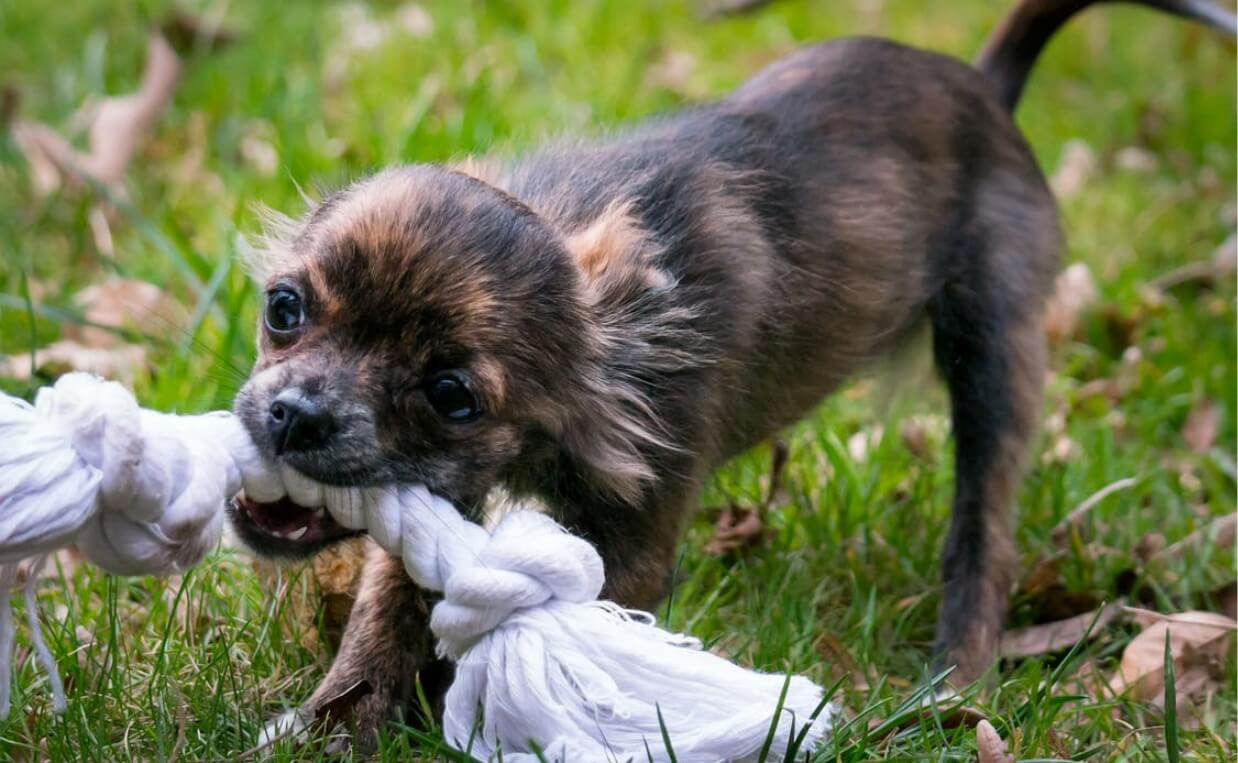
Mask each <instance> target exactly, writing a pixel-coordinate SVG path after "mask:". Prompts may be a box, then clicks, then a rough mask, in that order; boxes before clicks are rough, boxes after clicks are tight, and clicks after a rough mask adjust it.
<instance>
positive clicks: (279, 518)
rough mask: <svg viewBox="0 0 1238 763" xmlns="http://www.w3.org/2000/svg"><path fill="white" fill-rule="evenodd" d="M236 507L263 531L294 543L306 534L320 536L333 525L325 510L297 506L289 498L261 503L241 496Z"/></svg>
mask: <svg viewBox="0 0 1238 763" xmlns="http://www.w3.org/2000/svg"><path fill="white" fill-rule="evenodd" d="M236 506H237V508H238V509H240V510H241V511H243V512H245V514H246V515H247V516H248V517H249V518H250V519H251V520H252V521H253V522H254V524H256V525H258V526H259V527H261V528H262V529H263V530H265V531H267V532H268V533H270V534H272V535H278V536H280V537H283V538H288V539H291V540H300V539H301V538H302V537H304V536H305V535H307V534H315V535H317V534H318V533H319V532H321V531H322V530H323V529H325V528H324V525H325V524H326V523H328V522H330V519H329V518H328V517H327V512H326V510H325V509H323V508H321V507H319V508H314V509H310V508H306V507H304V506H298V505H297V504H295V503H293V502H292V499H291V498H288V497H284V498H281V499H279V500H278V501H273V502H270V503H260V502H258V501H255V500H253V499H251V498H248V497H246V496H245V495H239V496H237V498H236ZM332 524H334V523H332ZM314 531H318V532H314Z"/></svg>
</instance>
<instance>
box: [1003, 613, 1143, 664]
mask: <svg viewBox="0 0 1238 763" xmlns="http://www.w3.org/2000/svg"><path fill="white" fill-rule="evenodd" d="M1124 612H1125V605H1124V604H1123V603H1122V602H1114V603H1112V604H1107V605H1105V606H1104V607H1103V608H1102V609H1101V610H1100V612H1099V614H1098V613H1096V612H1084V613H1083V614H1080V615H1075V616H1074V617H1069V618H1067V619H1065V620H1058V621H1056V622H1052V623H1044V624H1041V625H1032V626H1028V627H1026V628H1012V629H1010V630H1008V631H1006V632H1004V633H1003V634H1002V636H1001V641H1000V642H999V644H998V654H999V655H1001V656H1002V657H1008V658H1020V657H1034V656H1037V655H1041V654H1049V653H1050V652H1059V651H1061V650H1063V649H1068V648H1070V647H1072V646H1074V645H1075V644H1077V643H1079V642H1080V641H1081V640H1083V639H1084V638H1085V637H1086V638H1089V639H1090V638H1095V637H1096V636H1098V635H1100V634H1101V632H1103V631H1104V629H1105V628H1107V627H1108V626H1109V624H1110V623H1112V622H1113V621H1114V620H1115V619H1117V618H1118V617H1119V616H1121V615H1123V613H1124ZM1093 620H1095V621H1096V625H1094V626H1093V627H1092V630H1091V631H1090V632H1089V631H1088V626H1089V625H1092V621H1093Z"/></svg>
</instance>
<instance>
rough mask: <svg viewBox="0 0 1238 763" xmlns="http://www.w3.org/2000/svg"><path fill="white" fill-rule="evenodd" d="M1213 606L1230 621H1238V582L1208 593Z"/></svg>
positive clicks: (1229, 583)
mask: <svg viewBox="0 0 1238 763" xmlns="http://www.w3.org/2000/svg"><path fill="white" fill-rule="evenodd" d="M1208 599H1209V601H1210V602H1211V606H1212V607H1214V608H1215V610H1216V611H1217V612H1219V613H1221V614H1222V615H1225V616H1226V617H1228V618H1229V619H1230V620H1234V621H1238V580H1231V581H1229V582H1228V583H1225V584H1223V585H1219V586H1217V587H1216V588H1214V589H1212V591H1210V592H1209V593H1208Z"/></svg>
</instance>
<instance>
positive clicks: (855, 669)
mask: <svg viewBox="0 0 1238 763" xmlns="http://www.w3.org/2000/svg"><path fill="white" fill-rule="evenodd" d="M813 643H814V645H815V647H816V649H817V654H819V655H821V656H822V657H823V658H825V663H826V665H828V666H829V670H830V673H831V674H832V675H833V677H834V678H835V679H837V678H840V677H842V676H846V677H847V679H848V680H849V681H850V683H851V686H852V688H855V689H859V690H860V691H867V690H868V687H869V683H868V676H867V675H865V673H864V669H863V668H861V667H860V663H859V662H857V661H856V659H855V658H854V657H852V656H851V651H850V650H848V649H847V645H846V644H844V643H843V642H842V639H840V638H839V637H838V636H837V635H836V634H834V632H833V631H830V630H828V629H827V630H823V631H821V633H820V634H819V635H818V636H817V640H816V641H815V642H813Z"/></svg>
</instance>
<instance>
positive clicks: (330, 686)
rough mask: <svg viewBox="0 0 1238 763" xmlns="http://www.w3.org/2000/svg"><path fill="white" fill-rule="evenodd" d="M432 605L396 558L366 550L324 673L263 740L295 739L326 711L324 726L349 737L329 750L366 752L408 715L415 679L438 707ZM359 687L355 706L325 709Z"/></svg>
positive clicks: (444, 677) (440, 683)
mask: <svg viewBox="0 0 1238 763" xmlns="http://www.w3.org/2000/svg"><path fill="white" fill-rule="evenodd" d="M432 605H433V600H432V599H431V598H430V594H429V593H428V592H426V591H424V590H422V589H420V588H418V587H417V586H416V585H415V584H414V583H413V581H412V579H411V578H409V576H408V573H407V572H405V571H404V567H403V565H402V564H401V562H400V560H399V559H396V558H394V557H392V556H390V555H389V554H387V553H386V552H385V551H383V550H382V549H380V548H378V546H376V545H374V544H372V543H371V544H369V549H368V551H367V558H366V562H365V569H364V570H363V571H362V577H361V585H360V588H359V590H358V592H357V601H356V603H355V604H354V605H353V608H352V612H351V613H350V614H349V617H348V625H347V626H346V627H345V629H344V636H343V639H342V640H341V642H340V651H339V654H337V655H336V657H335V661H334V662H333V663H332V664H331V669H330V670H329V671H328V672H327V675H326V677H325V678H323V680H322V683H321V684H319V685H318V688H317V689H316V690H315V691H314V693H313V695H311V696H310V698H309V700H308V701H306V703H305V704H304V705H302V706H301V707H300V708H298V709H296V710H293V711H290V712H289V713H288V714H286V715H284V716H283V717H281V718H278V719H276V720H275V721H273V722H272V723H271V724H270V725H268V727H267V729H266V730H265V731H264V737H265V738H266V739H270V738H272V737H274V736H283V735H286V734H296V733H300V732H301V731H303V730H304V729H306V728H308V726H309V725H310V724H312V723H313V722H315V721H316V720H319V716H320V715H322V714H324V713H325V712H328V711H329V712H330V715H331V717H330V719H329V720H328V722H329V723H332V724H335V723H342V724H343V725H344V726H345V727H346V728H348V729H349V730H351V731H352V734H351V736H349V737H342V738H341V739H339V740H336V741H334V742H333V743H332V745H331V747H332V748H335V749H337V750H340V749H343V748H347V747H349V746H351V747H352V748H354V749H359V750H368V749H372V748H373V747H374V745H375V743H376V742H377V735H378V731H379V729H380V728H381V727H382V726H383V724H385V723H387V722H388V721H390V720H393V719H396V718H400V717H401V716H402V717H404V719H405V720H412V718H414V717H415V706H416V702H417V700H416V697H417V695H416V682H417V680H418V678H420V680H421V682H422V688H423V690H424V692H425V695H426V696H427V697H428V698H430V700H431V701H433V702H438V701H440V699H441V697H442V695H443V693H444V691H445V690H446V687H447V685H448V684H449V683H450V681H451V675H452V673H451V671H452V668H451V665H450V664H449V663H447V662H446V661H444V660H440V659H438V658H436V657H435V656H434V639H433V636H432V635H431V633H430V609H431V607H432ZM361 682H365V683H366V684H368V689H369V692H368V693H367V694H365V695H364V696H363V697H361V699H360V700H359V701H356V702H354V703H352V705H351V707H342V708H332V707H331V706H332V704H333V701H334V700H337V699H339V698H341V697H344V696H345V695H347V694H348V693H349V692H350V690H354V691H356V689H354V687H357V686H358V684H359V683H361ZM360 691H361V692H364V691H365V687H364V686H363V687H362V688H361V689H360ZM337 704H348V703H337ZM434 710H435V712H436V713H437V712H438V711H439V708H434Z"/></svg>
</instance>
